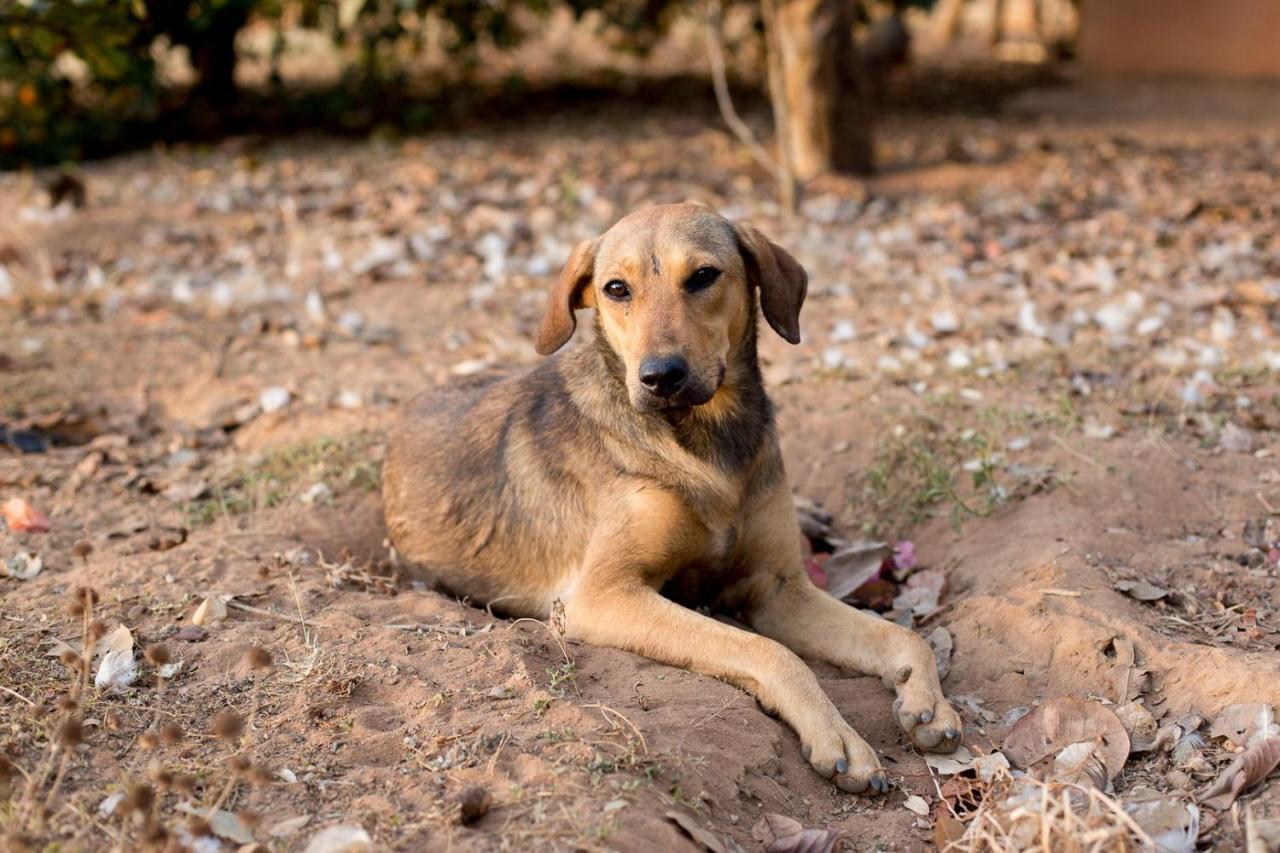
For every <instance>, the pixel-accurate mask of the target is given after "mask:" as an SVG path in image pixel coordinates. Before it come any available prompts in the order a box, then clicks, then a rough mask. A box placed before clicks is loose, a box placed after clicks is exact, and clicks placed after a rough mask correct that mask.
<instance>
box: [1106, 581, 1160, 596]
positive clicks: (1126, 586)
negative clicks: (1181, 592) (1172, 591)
mask: <svg viewBox="0 0 1280 853" xmlns="http://www.w3.org/2000/svg"><path fill="white" fill-rule="evenodd" d="M1116 589H1117V590H1119V591H1120V592H1123V593H1124V594H1125V595H1127V596H1129V597H1130V598H1136V599H1137V600H1138V601H1159V600H1160V599H1162V598H1164V597H1165V596H1167V595H1168V594H1169V590H1167V589H1164V588H1163V587H1158V586H1155V585H1154V584H1149V583H1147V582H1146V581H1139V580H1133V581H1117V582H1116Z"/></svg>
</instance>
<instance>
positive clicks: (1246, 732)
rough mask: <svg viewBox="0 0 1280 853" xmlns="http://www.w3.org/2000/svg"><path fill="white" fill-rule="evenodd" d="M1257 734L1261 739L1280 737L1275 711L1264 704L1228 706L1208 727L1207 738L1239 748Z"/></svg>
mask: <svg viewBox="0 0 1280 853" xmlns="http://www.w3.org/2000/svg"><path fill="white" fill-rule="evenodd" d="M1259 733H1261V734H1262V736H1263V737H1272V736H1280V729H1278V728H1277V726H1276V713H1275V709H1274V708H1272V707H1271V706H1270V705H1268V704H1267V703H1266V702H1244V703H1242V704H1239V705H1228V706H1227V707H1225V708H1223V709H1222V713H1220V714H1218V716H1216V717H1214V719H1213V724H1212V725H1210V726H1209V737H1220V738H1226V739H1227V740H1229V741H1231V742H1232V743H1233V744H1235V745H1236V746H1237V747H1241V748H1243V747H1246V746H1248V745H1249V744H1250V743H1251V742H1252V741H1253V740H1254V738H1255V737H1256V736H1257V735H1258V734H1259Z"/></svg>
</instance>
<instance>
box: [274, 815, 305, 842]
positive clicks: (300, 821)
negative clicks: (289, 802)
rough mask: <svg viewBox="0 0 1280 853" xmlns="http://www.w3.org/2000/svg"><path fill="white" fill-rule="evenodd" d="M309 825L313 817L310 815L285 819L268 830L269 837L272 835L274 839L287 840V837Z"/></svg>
mask: <svg viewBox="0 0 1280 853" xmlns="http://www.w3.org/2000/svg"><path fill="white" fill-rule="evenodd" d="M309 823H311V815H309V814H304V815H298V816H297V817H290V818H285V819H284V820H282V821H280V822H279V823H277V824H276V825H275V826H273V827H271V828H270V829H268V830H267V835H270V836H271V837H272V838H285V837H286V836H289V835H293V834H294V833H295V832H297V831H298V830H300V829H302V828H303V827H304V826H306V825H307V824H309Z"/></svg>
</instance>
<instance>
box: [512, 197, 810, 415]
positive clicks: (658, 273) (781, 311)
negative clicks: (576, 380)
mask: <svg viewBox="0 0 1280 853" xmlns="http://www.w3.org/2000/svg"><path fill="white" fill-rule="evenodd" d="M807 286H808V276H806V275H805V271H804V268H803V267H801V266H800V264H799V263H797V262H796V259H795V258H793V257H791V255H789V254H787V253H786V252H785V251H783V250H782V249H780V248H779V247H778V246H776V245H774V244H773V243H771V242H770V241H769V240H768V239H767V238H765V236H764V235H763V234H761V233H760V232H759V231H757V230H755V229H754V228H750V227H747V226H742V225H737V224H735V223H733V222H730V221H729V220H727V219H725V218H724V217H723V216H720V215H718V214H716V213H715V212H713V211H712V210H710V209H708V208H705V207H702V206H700V205H696V204H669V205H661V206H659V207H652V208H649V209H647V210H642V211H639V212H636V213H633V214H631V215H630V216H627V217H625V218H624V219H622V220H620V221H619V222H618V223H617V224H616V225H614V226H613V227H612V228H610V229H609V230H608V231H606V232H605V233H604V234H603V235H602V236H600V237H597V238H595V239H594V240H588V241H586V242H584V243H582V244H580V245H579V246H578V247H577V248H576V249H574V251H573V254H572V256H570V258H569V262H568V263H567V264H566V265H565V268H564V272H563V273H561V275H560V280H559V281H558V282H557V283H556V286H555V287H554V288H553V290H552V293H551V302H550V304H549V305H548V307H547V313H546V315H545V316H544V317H543V319H542V326H541V327H540V328H539V329H538V337H537V348H538V352H539V353H541V354H543V355H549V354H550V353H553V352H555V351H556V350H558V349H560V347H562V346H564V345H565V343H566V342H567V341H568V340H569V338H570V337H572V336H573V331H574V328H575V326H576V320H575V319H574V314H573V312H574V310H575V309H578V308H595V309H596V311H597V313H598V314H599V316H600V327H601V329H602V330H603V333H604V337H605V340H606V342H607V343H608V345H609V346H610V347H612V349H613V350H614V352H616V353H617V354H618V355H619V356H620V358H621V360H622V363H623V365H624V366H625V369H626V383H627V391H628V394H629V395H630V398H631V403H632V405H633V406H635V407H636V408H637V409H639V410H640V411H656V410H659V409H675V408H685V407H690V406H700V405H702V404H704V403H707V402H709V401H710V400H711V398H712V397H714V396H715V394H716V392H717V391H718V390H719V389H720V386H721V384H722V383H723V382H724V381H725V375H726V371H727V370H728V369H729V368H730V366H731V364H732V363H733V362H732V360H733V357H734V355H735V354H736V352H735V350H736V349H737V348H738V347H741V346H746V345H749V343H750V342H752V341H754V336H752V335H750V334H749V332H750V331H752V330H751V328H750V324H751V322H752V320H753V318H754V316H755V312H754V311H753V305H754V300H755V299H756V294H757V293H758V294H759V299H760V306H761V308H762V309H763V311H764V316H765V319H766V320H767V321H768V322H769V325H770V326H772V327H773V329H774V331H776V332H777V333H778V334H779V335H781V336H782V337H783V338H785V339H786V340H788V341H790V342H791V343H793V344H795V343H799V342H800V306H801V305H802V304H803V303H804V297H805V291H806V288H807Z"/></svg>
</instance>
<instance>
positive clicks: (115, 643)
mask: <svg viewBox="0 0 1280 853" xmlns="http://www.w3.org/2000/svg"><path fill="white" fill-rule="evenodd" d="M132 651H133V633H132V632H131V631H130V630H129V629H128V628H126V627H125V626H124V625H117V626H116V629H115V630H114V631H112V632H111V633H110V634H107V635H106V636H105V637H103V638H102V639H101V640H99V641H98V643H97V645H95V646H94V647H93V656H94V657H95V658H96V657H98V656H99V655H105V654H109V653H111V652H132Z"/></svg>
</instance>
